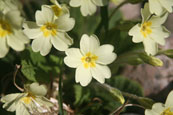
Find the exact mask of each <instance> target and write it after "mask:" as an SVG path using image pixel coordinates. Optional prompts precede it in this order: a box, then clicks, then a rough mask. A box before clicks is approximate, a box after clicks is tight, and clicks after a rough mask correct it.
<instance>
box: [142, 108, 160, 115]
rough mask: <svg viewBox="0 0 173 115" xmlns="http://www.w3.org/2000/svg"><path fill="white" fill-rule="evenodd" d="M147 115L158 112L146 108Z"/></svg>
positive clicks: (153, 114)
mask: <svg viewBox="0 0 173 115" xmlns="http://www.w3.org/2000/svg"><path fill="white" fill-rule="evenodd" d="M145 115H158V113H156V112H155V111H152V110H149V109H146V110H145Z"/></svg>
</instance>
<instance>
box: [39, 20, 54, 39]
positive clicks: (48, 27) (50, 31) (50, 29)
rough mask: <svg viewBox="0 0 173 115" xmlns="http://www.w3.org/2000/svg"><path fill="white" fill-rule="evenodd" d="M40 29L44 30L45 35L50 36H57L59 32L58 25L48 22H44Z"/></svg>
mask: <svg viewBox="0 0 173 115" xmlns="http://www.w3.org/2000/svg"><path fill="white" fill-rule="evenodd" d="M40 30H41V31H42V32H43V35H44V37H48V36H50V35H52V36H55V35H56V34H57V25H56V24H53V23H49V22H48V23H46V24H44V25H43V26H42V27H41V28H40Z"/></svg>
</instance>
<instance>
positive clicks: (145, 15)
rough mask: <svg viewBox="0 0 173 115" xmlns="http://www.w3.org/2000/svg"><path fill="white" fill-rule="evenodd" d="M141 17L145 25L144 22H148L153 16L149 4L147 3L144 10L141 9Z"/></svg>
mask: <svg viewBox="0 0 173 115" xmlns="http://www.w3.org/2000/svg"><path fill="white" fill-rule="evenodd" d="M141 15H142V23H144V21H146V20H147V19H148V18H149V17H150V16H151V13H150V11H149V4H148V3H145V5H144V8H142V9H141Z"/></svg>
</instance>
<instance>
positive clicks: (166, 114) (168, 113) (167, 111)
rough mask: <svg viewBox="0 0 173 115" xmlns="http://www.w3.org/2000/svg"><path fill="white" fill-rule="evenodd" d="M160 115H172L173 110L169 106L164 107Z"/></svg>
mask: <svg viewBox="0 0 173 115" xmlns="http://www.w3.org/2000/svg"><path fill="white" fill-rule="evenodd" d="M161 115H173V111H171V109H170V108H167V109H165V110H164V111H163V112H162V113H161Z"/></svg>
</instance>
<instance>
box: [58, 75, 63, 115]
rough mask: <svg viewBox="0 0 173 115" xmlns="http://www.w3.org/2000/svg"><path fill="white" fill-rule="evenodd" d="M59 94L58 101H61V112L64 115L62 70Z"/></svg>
mask: <svg viewBox="0 0 173 115" xmlns="http://www.w3.org/2000/svg"><path fill="white" fill-rule="evenodd" d="M58 91H59V92H58V93H59V95H58V103H59V113H60V115H64V112H63V100H62V72H60V76H59V90H58Z"/></svg>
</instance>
